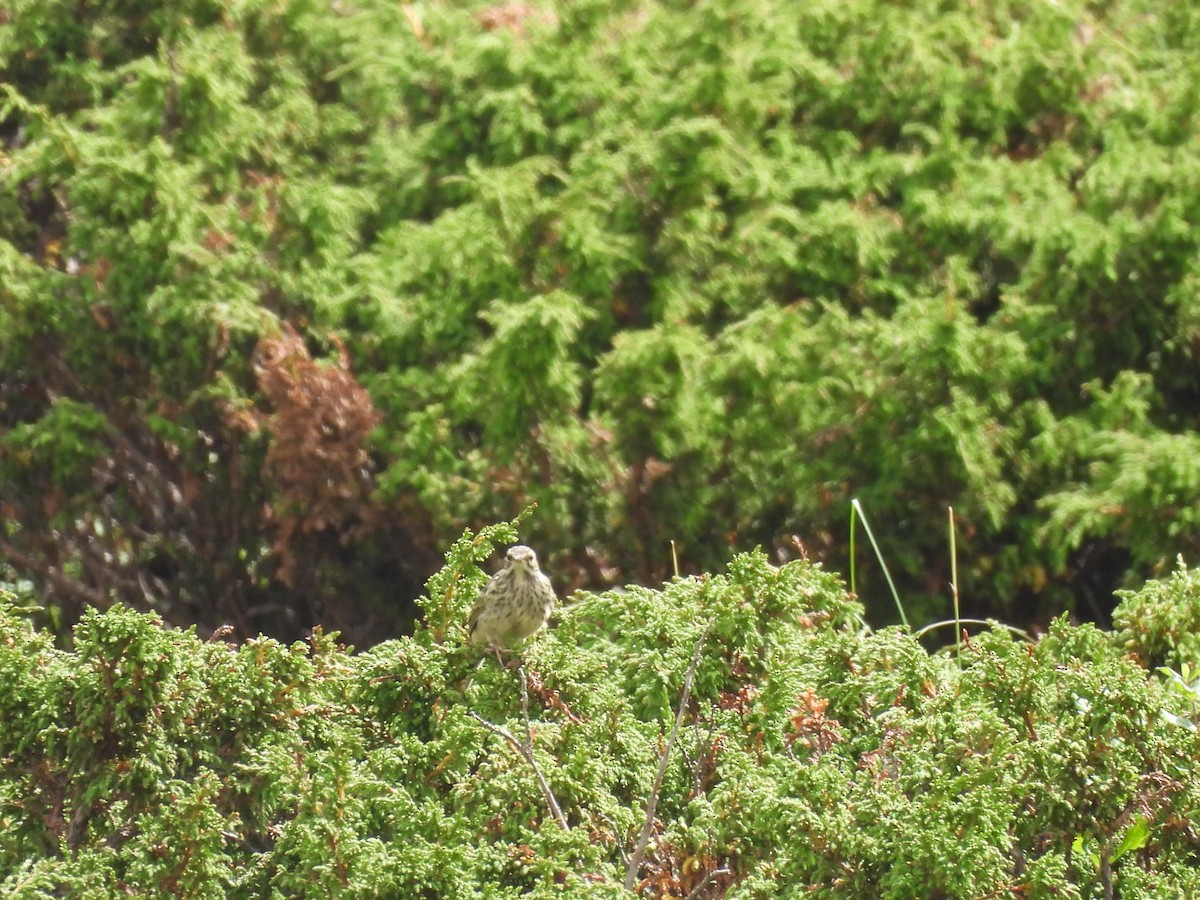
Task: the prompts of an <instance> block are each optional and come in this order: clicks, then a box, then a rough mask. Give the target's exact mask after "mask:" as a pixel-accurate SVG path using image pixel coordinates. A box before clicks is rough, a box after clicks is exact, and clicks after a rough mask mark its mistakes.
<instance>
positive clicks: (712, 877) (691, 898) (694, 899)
mask: <svg viewBox="0 0 1200 900" xmlns="http://www.w3.org/2000/svg"><path fill="white" fill-rule="evenodd" d="M728 874H730V873H729V869H727V868H725V867H724V866H722V867H721V868H719V869H713V870H712V871H711V872H709V873H708V874H707V875H705V876H704V880H703V881H701V882H700V883H699V884H698V885H696V886H695V887H694V888H692V889H691V890H690V891H688V895H687V897H686V898H685V900H699V897H700V892H701V891H703V890H704V889H705V888H706V887H708V886H709V885H710V884H712V883H713V882H715V881H716V880H717V879H718V878H720V877H721V876H723V875H728Z"/></svg>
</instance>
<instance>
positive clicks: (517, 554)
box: [505, 544, 538, 572]
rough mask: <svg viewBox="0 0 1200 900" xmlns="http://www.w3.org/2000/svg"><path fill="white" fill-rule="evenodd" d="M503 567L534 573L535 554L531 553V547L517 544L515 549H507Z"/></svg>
mask: <svg viewBox="0 0 1200 900" xmlns="http://www.w3.org/2000/svg"><path fill="white" fill-rule="evenodd" d="M505 565H506V566H508V567H510V568H511V567H513V566H517V567H519V568H522V569H528V570H529V571H530V572H536V571H538V560H537V554H536V553H534V552H533V548H532V547H526V546H525V545H524V544H517V545H516V546H515V547H509V548H508V557H507V562H505Z"/></svg>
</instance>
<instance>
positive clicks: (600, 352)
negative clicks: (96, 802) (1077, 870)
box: [0, 0, 1200, 641]
mask: <svg viewBox="0 0 1200 900" xmlns="http://www.w3.org/2000/svg"><path fill="white" fill-rule="evenodd" d="M1198 36H1200V7H1197V6H1196V5H1195V4H1190V3H1177V2H1173V0H1112V2H1107V3H1102V4H1096V3H1085V2H1083V0H1063V2H1057V3H1046V2H1043V0H1010V2H1003V3H991V4H979V3H975V2H967V0H948V2H947V0H937V2H934V0H917V2H911V3H900V4H897V3H890V2H885V0H862V2H856V3H841V2H833V0H827V2H821V0H817V2H807V3H803V4H795V3H777V2H749V0H705V2H697V3H690V2H689V3H677V2H649V0H636V2H635V0H627V2H611V0H603V2H601V0H582V2H571V3H564V4H550V3H545V4H538V3H518V2H507V3H480V2H473V3H472V2H467V3H458V2H455V3H443V2H431V3H421V4H407V3H398V2H395V0H339V2H337V3H329V2H326V0H283V2H279V0H270V2H267V0H223V2H222V0H185V2H174V0H173V2H170V3H165V2H158V3H155V2H139V3H136V4H131V3H124V2H116V3H83V4H81V3H76V2H66V0H13V2H10V3H8V4H7V5H6V7H5V8H4V9H3V10H0V368H2V371H3V378H2V380H0V521H2V523H3V524H2V525H0V558H3V559H4V560H5V561H6V563H7V565H8V566H9V567H10V571H9V573H8V576H7V577H6V579H5V580H8V581H9V582H10V583H12V584H24V585H26V586H27V587H28V588H31V589H33V590H36V591H38V592H40V596H41V597H42V598H43V600H44V601H45V603H46V605H47V607H48V608H49V610H50V611H51V612H52V613H53V614H54V615H56V616H61V617H62V618H61V621H62V622H64V623H65V624H66V625H69V624H70V623H71V622H73V621H75V620H76V619H77V618H78V616H79V614H80V612H81V610H82V609H83V608H84V607H85V606H86V605H87V604H95V605H100V606H107V605H109V604H111V603H112V602H114V600H117V599H120V600H123V601H124V602H126V603H130V604H133V605H134V606H135V607H136V608H139V609H143V610H145V609H155V610H157V611H159V613H160V614H161V615H163V616H164V617H166V618H167V620H168V621H171V622H175V623H187V622H197V623H200V625H201V627H202V628H204V629H205V630H207V629H209V628H212V627H216V626H219V625H220V624H222V623H224V622H232V623H233V624H234V625H235V627H236V628H237V629H238V632H239V633H240V634H243V635H254V634H256V633H258V632H259V631H266V632H268V633H270V634H274V635H276V636H282V637H287V638H290V637H292V636H296V635H299V634H302V633H303V629H304V628H306V627H308V626H309V625H311V624H312V623H313V622H316V621H322V622H325V623H326V624H327V625H329V626H331V627H335V628H342V629H344V630H345V631H346V632H347V633H348V634H349V635H350V636H351V638H352V639H354V640H357V641H369V640H377V639H379V638H381V637H383V636H386V635H389V634H394V633H396V630H397V628H399V627H402V626H403V622H402V621H400V619H401V617H402V614H403V611H402V610H401V609H399V608H398V607H397V605H396V600H398V599H399V600H405V599H407V598H409V597H414V596H416V595H417V593H419V586H420V584H421V583H422V582H423V580H424V578H425V577H426V576H427V575H428V573H429V572H431V571H433V569H434V568H435V567H436V565H437V559H438V553H439V548H440V547H444V546H445V545H446V544H447V543H448V542H449V541H450V540H452V539H453V537H454V536H455V535H456V534H458V533H460V532H461V530H462V528H463V527H468V526H469V527H479V526H480V525H481V524H483V523H485V522H489V521H495V520H496V519H498V518H507V517H510V516H511V515H513V514H515V513H516V512H517V511H519V510H521V509H523V508H524V507H525V506H526V505H527V504H528V503H529V502H530V501H531V500H536V501H537V502H538V503H539V506H540V511H539V513H538V515H537V516H536V517H535V518H534V519H532V520H530V522H529V524H528V529H529V531H530V535H529V539H530V541H531V543H533V544H534V545H535V546H536V547H537V548H538V550H539V551H540V552H541V553H542V555H543V557H544V558H545V559H546V560H547V561H548V562H549V566H548V567H549V568H550V570H551V571H552V572H554V573H555V574H556V577H557V578H558V579H559V583H560V585H570V586H574V585H580V584H587V585H590V586H593V587H596V586H603V585H606V584H613V583H620V582H622V581H627V580H632V581H639V582H641V583H647V584H649V583H657V581H658V580H660V579H661V578H662V577H664V575H665V574H666V573H668V572H670V571H671V569H670V554H669V552H668V546H667V545H668V541H669V540H675V541H676V543H677V546H678V548H679V553H680V557H681V560H682V568H683V570H684V571H703V570H706V569H712V568H716V567H719V566H720V565H722V564H723V563H724V562H725V561H726V560H727V559H728V558H729V556H730V555H731V554H732V552H733V551H734V550H737V549H745V548H748V547H751V546H754V545H755V544H760V545H762V546H765V547H767V548H769V549H770V550H771V551H772V553H773V555H774V556H775V557H778V558H782V556H781V554H786V553H793V554H794V553H795V552H797V551H794V550H793V549H791V548H792V547H793V546H794V543H793V540H792V536H793V535H796V536H798V543H799V544H800V545H801V546H802V547H803V550H804V552H805V553H807V554H808V555H809V556H810V557H812V558H815V559H821V560H825V561H827V562H828V563H829V564H831V565H832V566H834V567H836V568H837V569H839V570H841V571H847V565H848V564H849V563H850V560H848V559H847V550H846V547H847V538H848V534H847V525H846V523H847V520H848V501H849V500H850V499H851V498H852V497H858V498H860V499H861V500H862V502H863V504H864V507H865V509H866V510H867V511H868V512H869V514H870V516H871V521H872V522H873V524H874V526H875V531H876V533H877V534H878V535H879V537H880V540H881V542H882V544H883V549H884V555H885V557H886V558H887V560H888V562H889V564H890V566H891V568H892V570H893V572H894V573H895V574H896V575H897V579H898V581H899V583H900V586H901V589H902V592H903V594H904V595H905V598H906V601H907V602H908V603H909V604H910V605H911V604H918V605H919V604H920V602H921V599H922V598H925V600H926V607H925V608H926V610H928V609H929V608H930V607H931V606H932V605H934V604H940V603H943V602H944V598H945V596H946V589H945V585H946V583H947V582H948V581H949V569H950V566H949V560H948V553H947V549H946V548H947V541H946V537H945V529H944V522H945V518H946V512H945V511H946V507H947V506H953V507H954V508H955V510H956V513H957V516H958V521H959V523H960V527H961V533H960V535H959V554H960V562H961V568H962V573H961V576H960V582H961V585H960V586H961V590H962V595H963V597H964V600H965V602H966V603H967V604H968V607H969V608H973V609H975V610H978V611H990V612H993V613H995V612H999V613H1001V614H1003V615H1005V616H1007V617H1010V618H1016V617H1021V618H1024V617H1025V616H1026V615H1027V614H1032V612H1033V611H1034V610H1035V609H1037V610H1040V613H1039V614H1038V618H1040V619H1041V621H1043V622H1045V621H1048V620H1049V618H1050V617H1051V615H1052V614H1053V613H1054V612H1055V611H1057V610H1061V609H1065V608H1072V607H1076V608H1078V610H1079V611H1081V612H1083V613H1085V614H1087V615H1093V616H1095V617H1097V618H1099V619H1103V618H1104V616H1105V614H1106V608H1105V604H1106V603H1108V602H1109V598H1108V594H1109V591H1110V590H1111V588H1112V587H1113V586H1115V585H1116V584H1117V583H1118V581H1119V579H1120V577H1121V576H1122V574H1123V573H1124V572H1126V571H1127V570H1131V571H1133V572H1135V573H1137V574H1138V575H1140V576H1141V577H1143V578H1144V577H1146V576H1148V575H1150V574H1153V573H1154V572H1155V571H1156V568H1157V567H1159V566H1161V565H1162V562H1163V560H1168V561H1169V560H1172V559H1173V558H1174V556H1175V554H1176V553H1179V552H1184V553H1195V551H1196V550H1197V535H1198V534H1200V532H1198V531H1197V524H1198V522H1200V505H1198V504H1197V500H1196V494H1197V485H1198V484H1200V470H1198V468H1197V467H1198V466H1200V462H1198V461H1200V442H1198V439H1197V438H1196V436H1195V428H1196V425H1197V417H1198V416H1200V402H1197V401H1198V400H1200V390H1198V388H1200V382H1198V379H1200V374H1198V373H1200V367H1198V366H1197V362H1198V360H1197V355H1198V353H1200V337H1198V336H1200V300H1198V294H1197V290H1196V286H1197V283H1198V279H1200V269H1198V266H1200V254H1197V252H1196V250H1197V240H1196V238H1197V234H1196V225H1195V223H1196V222H1197V221H1200V164H1198V163H1200V142H1198V141H1197V121H1198V117H1197V104H1198V103H1200V93H1198V92H1197V89H1196V85H1197V84H1200V53H1197V52H1196V51H1197V38H1198ZM858 563H859V567H860V569H861V574H860V577H859V580H858V585H859V587H860V588H861V589H860V593H861V594H862V595H863V596H864V598H866V599H867V601H868V603H869V605H870V607H871V608H872V609H873V610H874V609H878V611H879V613H880V615H886V614H887V613H886V610H887V609H888V608H889V601H887V600H886V595H885V594H884V592H883V584H882V582H881V580H880V579H878V578H877V577H873V576H872V574H871V573H872V571H874V570H871V569H869V568H868V567H867V566H866V565H864V564H863V562H862V561H861V560H860V561H858ZM939 597H940V598H942V599H941V600H937V599H935V598H939ZM880 603H882V604H883V605H879V604H880ZM877 618H878V617H877Z"/></svg>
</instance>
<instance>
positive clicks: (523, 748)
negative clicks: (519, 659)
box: [467, 666, 571, 831]
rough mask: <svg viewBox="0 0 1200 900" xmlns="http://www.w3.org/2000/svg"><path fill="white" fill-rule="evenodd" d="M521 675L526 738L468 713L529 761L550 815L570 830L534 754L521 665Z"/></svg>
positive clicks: (523, 669)
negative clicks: (518, 737) (518, 736)
mask: <svg viewBox="0 0 1200 900" xmlns="http://www.w3.org/2000/svg"><path fill="white" fill-rule="evenodd" d="M517 672H518V674H519V675H520V676H521V713H522V715H523V717H524V719H525V740H524V741H520V740H518V739H517V736H516V735H514V734H513V733H512V732H511V731H509V730H508V729H507V728H505V727H503V726H502V725H496V724H495V723H493V722H489V721H488V720H487V719H485V718H483V716H481V715H479V714H478V713H476V712H475V711H474V710H467V715H468V716H470V717H471V718H472V719H474V720H475V721H476V722H478V723H479V724H480V725H482V726H483V727H484V728H486V729H487V730H488V731H490V732H491V733H492V734H494V735H497V736H498V737H501V738H503V739H504V740H505V741H507V742H508V745H509V746H510V747H512V748H513V749H514V750H516V751H517V753H519V754H520V755H521V758H522V759H523V760H525V762H527V763H529V768H531V769H533V774H534V777H535V778H537V783H538V787H539V788H541V791H542V797H543V798H544V799H545V801H546V806H547V808H549V810H550V815H551V816H553V817H554V821H555V822H557V823H558V827H559V828H561V829H562V830H563V831H570V830H571V829H570V826H569V825H568V824H567V818H566V816H564V815H563V812H562V807H560V806H559V805H558V800H557V799H555V797H554V792H553V791H552V790H550V783H549V782H548V781H546V776H544V775H543V774H542V770H541V767H539V766H538V764H537V760H536V759H535V758H534V756H533V728H532V726H531V725H530V724H529V690H528V688H527V685H526V680H525V667H524V666H520V667H519V668H518V669H517Z"/></svg>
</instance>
